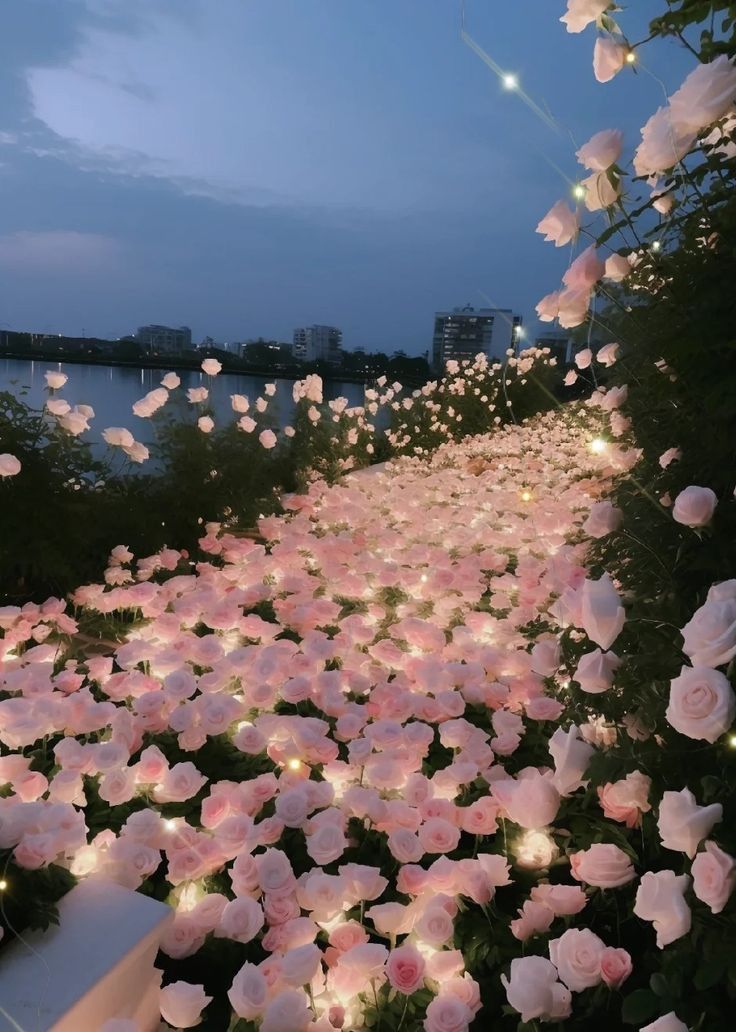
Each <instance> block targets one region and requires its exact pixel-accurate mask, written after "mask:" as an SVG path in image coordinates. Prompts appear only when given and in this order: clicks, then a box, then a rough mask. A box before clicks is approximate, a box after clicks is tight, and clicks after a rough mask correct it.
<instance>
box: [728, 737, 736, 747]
mask: <svg viewBox="0 0 736 1032" xmlns="http://www.w3.org/2000/svg"><path fill="white" fill-rule="evenodd" d="M728 744H729V745H730V746H731V748H732V749H736V735H731V737H730V738H729V739H728Z"/></svg>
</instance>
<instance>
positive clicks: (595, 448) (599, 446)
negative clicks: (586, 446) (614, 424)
mask: <svg viewBox="0 0 736 1032" xmlns="http://www.w3.org/2000/svg"><path fill="white" fill-rule="evenodd" d="M606 447H607V445H606V442H605V441H604V440H603V438H602V437H594V438H593V440H592V441H591V442H590V450H591V451H592V452H593V454H594V455H602V454H603V452H604V451H605V450H606Z"/></svg>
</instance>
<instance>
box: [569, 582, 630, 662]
mask: <svg viewBox="0 0 736 1032" xmlns="http://www.w3.org/2000/svg"><path fill="white" fill-rule="evenodd" d="M625 619H626V614H625V612H624V608H623V606H622V605H621V600H620V599H619V596H618V594H617V592H616V589H615V588H614V586H613V584H612V582H611V578H610V577H609V575H608V574H607V573H604V574H603V576H602V577H600V578H599V579H598V580H589V579H587V578H586V580H584V581H583V585H582V587H581V588H580V626H581V627H582V628H583V630H584V631H585V633H586V634H587V635H588V637H589V638H590V639H591V640H592V641H594V642H595V643H596V645H600V647H601V648H602V649H608V648H610V647H611V645H612V644H613V643H614V641H615V640H616V638H617V637H618V636H619V634H620V633H621V629H622V628H623V625H624V620H625Z"/></svg>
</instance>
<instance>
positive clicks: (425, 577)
mask: <svg viewBox="0 0 736 1032" xmlns="http://www.w3.org/2000/svg"><path fill="white" fill-rule="evenodd" d="M419 580H420V581H421V582H422V584H426V583H427V581H428V580H429V577H428V576H427V574H426V573H423V574H422V575H421V577H420V578H419Z"/></svg>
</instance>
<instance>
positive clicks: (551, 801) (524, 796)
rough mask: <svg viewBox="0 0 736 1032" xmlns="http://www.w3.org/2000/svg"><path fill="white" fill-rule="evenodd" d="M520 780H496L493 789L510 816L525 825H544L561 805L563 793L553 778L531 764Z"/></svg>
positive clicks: (525, 826)
mask: <svg viewBox="0 0 736 1032" xmlns="http://www.w3.org/2000/svg"><path fill="white" fill-rule="evenodd" d="M522 774H523V775H524V776H521V775H520V776H519V778H518V779H517V780H516V781H510V780H509V781H506V780H504V781H494V782H493V785H492V787H491V792H492V795H493V797H494V799H495V800H496V801H497V802H498V803H499V805H500V806H502V807H503V809H504V810H505V811H506V814H507V815H508V817H509V819H510V820H512V821H514V823H515V824H518V825H520V827H522V828H544V827H546V825H548V824H551V823H552V821H553V820H554V819H555V817H556V816H557V811H558V810H559V808H560V794H559V792H558V791H557V789H556V788H555V786H554V784H553V783H552V781H551V780H550V779H549V778H547V777H545V776H544V775H543V774H540V772H539V771H538V770H536V769H534V768H527V770H526V771H524V772H522Z"/></svg>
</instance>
